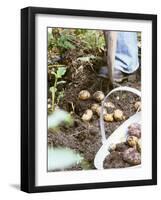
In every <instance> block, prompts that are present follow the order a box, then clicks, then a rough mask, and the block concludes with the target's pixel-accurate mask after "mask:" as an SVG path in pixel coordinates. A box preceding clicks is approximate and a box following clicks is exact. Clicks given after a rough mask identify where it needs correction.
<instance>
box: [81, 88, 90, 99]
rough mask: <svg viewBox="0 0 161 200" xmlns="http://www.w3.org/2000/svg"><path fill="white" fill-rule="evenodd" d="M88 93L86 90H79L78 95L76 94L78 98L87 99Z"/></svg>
mask: <svg viewBox="0 0 161 200" xmlns="http://www.w3.org/2000/svg"><path fill="white" fill-rule="evenodd" d="M90 96H91V95H90V93H89V92H88V90H81V91H80V92H79V95H78V97H79V99H80V100H87V99H89V98H90Z"/></svg>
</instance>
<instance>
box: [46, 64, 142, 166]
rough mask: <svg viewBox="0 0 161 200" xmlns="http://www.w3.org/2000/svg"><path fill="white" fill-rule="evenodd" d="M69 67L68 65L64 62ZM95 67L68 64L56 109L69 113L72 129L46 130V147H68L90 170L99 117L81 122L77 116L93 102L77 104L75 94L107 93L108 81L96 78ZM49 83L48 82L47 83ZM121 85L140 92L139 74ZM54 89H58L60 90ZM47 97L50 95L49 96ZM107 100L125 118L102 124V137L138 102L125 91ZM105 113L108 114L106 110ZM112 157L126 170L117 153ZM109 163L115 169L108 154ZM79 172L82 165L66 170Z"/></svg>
mask: <svg viewBox="0 0 161 200" xmlns="http://www.w3.org/2000/svg"><path fill="white" fill-rule="evenodd" d="M68 64H69V63H68ZM98 68H99V67H98V66H91V65H90V64H89V63H83V64H82V63H79V62H72V61H70V67H68V69H67V73H66V75H65V76H64V78H63V80H65V81H66V84H65V86H64V97H63V99H61V100H60V102H59V107H60V108H62V109H64V110H66V111H68V112H69V113H71V115H72V116H73V119H74V124H73V126H70V127H67V126H65V125H62V126H61V127H60V128H59V129H57V130H48V144H49V145H52V146H54V147H59V146H61V147H69V148H72V149H74V150H75V151H76V152H79V153H80V154H81V155H83V157H84V160H85V161H86V162H88V163H89V165H90V168H89V169H94V164H93V161H94V157H95V155H96V153H97V151H98V150H99V148H100V147H101V145H102V143H101V135H100V127H99V117H98V116H97V115H95V114H94V116H93V117H92V120H91V121H89V122H83V121H82V120H81V117H82V115H83V113H84V112H85V111H86V110H87V109H90V108H91V105H92V104H93V103H96V101H95V100H94V99H93V98H92V97H91V98H90V99H88V100H85V101H83V100H82V101H81V100H80V99H79V98H78V94H79V92H80V91H81V90H88V91H89V92H90V94H91V96H92V95H93V94H94V93H95V92H96V91H103V92H104V94H105V95H107V93H108V92H109V90H108V81H107V80H105V79H101V78H98V77H97V70H98ZM49 81H50V80H49ZM121 85H126V86H127V85H128V86H131V87H134V88H137V89H139V90H140V73H139V72H137V73H136V74H135V78H133V79H132V78H130V79H129V80H126V81H124V82H123V83H122V84H121ZM61 87H62V86H60V87H58V90H59V89H60V90H61ZM49 97H50V94H49ZM109 101H110V102H112V103H113V104H114V105H115V108H116V109H120V110H122V111H123V113H124V116H125V119H124V120H122V121H119V122H116V121H113V122H108V123H107V122H105V131H106V137H108V136H109V135H110V134H112V132H113V131H114V130H115V129H116V128H118V127H119V126H120V124H122V123H123V122H124V121H125V120H126V119H127V118H129V117H130V116H131V115H133V114H134V113H135V112H136V110H135V106H134V105H135V102H136V101H140V99H139V98H138V96H136V95H134V94H132V93H128V92H116V93H114V94H112V95H111V96H110V98H109ZM109 112H111V111H110V110H109ZM112 155H113V156H114V157H116V158H117V160H118V161H117V167H119V166H121V167H127V166H128V164H127V163H125V162H123V161H122V160H121V159H120V156H119V155H120V154H119V152H113V153H112ZM108 162H111V165H110V166H111V167H113V166H116V164H115V163H114V161H112V160H111V155H110V157H109V158H108V159H107V163H108ZM78 169H83V167H82V166H80V165H79V166H75V167H72V168H71V169H67V170H78Z"/></svg>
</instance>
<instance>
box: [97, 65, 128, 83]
mask: <svg viewBox="0 0 161 200" xmlns="http://www.w3.org/2000/svg"><path fill="white" fill-rule="evenodd" d="M98 76H99V77H101V78H106V79H108V78H109V71H108V68H107V66H102V67H101V68H100V70H99V73H98ZM126 79H128V74H126V73H123V72H121V71H120V70H118V69H115V70H114V81H115V82H116V83H121V82H123V81H124V80H126Z"/></svg>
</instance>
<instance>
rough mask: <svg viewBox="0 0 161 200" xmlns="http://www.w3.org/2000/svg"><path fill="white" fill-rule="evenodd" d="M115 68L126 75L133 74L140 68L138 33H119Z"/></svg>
mask: <svg viewBox="0 0 161 200" xmlns="http://www.w3.org/2000/svg"><path fill="white" fill-rule="evenodd" d="M115 58H116V59H115V67H116V69H119V70H121V71H122V72H125V73H132V72H134V71H135V70H137V68H138V67H139V62H138V47H137V33H136V32H122V31H120V32H118V34H117V47H116V56H115Z"/></svg>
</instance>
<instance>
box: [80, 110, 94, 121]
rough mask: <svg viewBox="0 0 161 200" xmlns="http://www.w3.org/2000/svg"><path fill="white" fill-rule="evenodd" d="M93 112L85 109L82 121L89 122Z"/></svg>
mask: <svg viewBox="0 0 161 200" xmlns="http://www.w3.org/2000/svg"><path fill="white" fill-rule="evenodd" d="M92 116H93V112H92V110H90V109H87V110H86V111H85V113H84V114H83V116H82V120H83V121H90V120H91V119H92Z"/></svg>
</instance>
